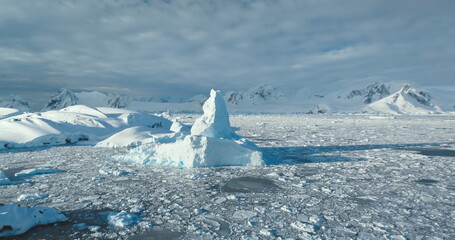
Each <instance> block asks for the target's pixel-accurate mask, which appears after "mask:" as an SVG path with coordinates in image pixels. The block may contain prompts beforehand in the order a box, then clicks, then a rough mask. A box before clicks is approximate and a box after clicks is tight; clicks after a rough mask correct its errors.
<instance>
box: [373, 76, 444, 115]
mask: <svg viewBox="0 0 455 240" xmlns="http://www.w3.org/2000/svg"><path fill="white" fill-rule="evenodd" d="M431 99H432V96H431V94H430V93H428V92H425V91H418V90H416V89H414V88H411V86H410V85H409V84H405V85H404V86H403V87H402V88H401V90H400V91H398V92H396V93H394V94H392V95H390V96H388V97H386V98H383V99H381V100H378V101H376V102H373V103H371V104H369V105H368V106H367V107H365V108H364V110H365V111H366V112H373V113H385V114H410V115H416V114H435V113H443V111H442V110H441V108H440V107H438V106H436V105H434V104H433V103H432V102H431Z"/></svg>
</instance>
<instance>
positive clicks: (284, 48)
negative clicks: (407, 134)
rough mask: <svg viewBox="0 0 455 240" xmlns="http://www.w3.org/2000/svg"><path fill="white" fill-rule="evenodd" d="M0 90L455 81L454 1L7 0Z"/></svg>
mask: <svg viewBox="0 0 455 240" xmlns="http://www.w3.org/2000/svg"><path fill="white" fill-rule="evenodd" d="M0 6H1V7H0V86H1V87H0V96H8V95H11V94H16V95H20V96H22V97H23V98H25V99H27V100H28V101H29V102H31V105H34V104H41V105H44V104H45V102H46V101H47V100H48V99H49V98H50V97H51V96H52V95H55V94H56V93H57V91H58V89H60V88H70V89H87V90H97V91H104V92H113V93H120V94H125V95H129V96H167V95H171V96H182V97H190V96H193V95H196V94H199V93H208V91H209V89H211V88H216V89H221V90H239V89H245V88H249V87H253V86H256V85H258V84H261V83H268V84H270V85H272V86H274V87H277V88H278V89H280V90H282V91H284V92H286V91H293V90H296V89H301V88H313V89H323V88H327V87H329V86H341V85H353V86H355V87H361V86H364V85H368V84H370V83H372V82H375V81H378V82H387V81H403V82H413V83H416V84H418V85H419V86H423V87H439V88H452V89H455V79H454V77H455V27H454V26H455V14H453V13H454V12H455V1H453V0H378V1H365V0H343V1H339V0H282V1H279V0H257V1H243V0H229V1H226V0H178V1H177V0H175V1H174V0H156V1H153V0H149V1H145V0H142V1H139V0H109V1H107V0H97V1H93V0H64V1H63V0H62V1H59V0H41V1H36V0H21V1H17V0H0Z"/></svg>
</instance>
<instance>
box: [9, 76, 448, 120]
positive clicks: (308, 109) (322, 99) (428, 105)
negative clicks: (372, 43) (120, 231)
mask: <svg viewBox="0 0 455 240" xmlns="http://www.w3.org/2000/svg"><path fill="white" fill-rule="evenodd" d="M334 88H335V87H332V88H331V89H334ZM394 89H399V88H398V86H397V85H396V84H390V83H378V82H375V83H373V84H370V85H367V86H365V87H363V88H354V89H352V88H351V89H349V88H348V87H344V89H343V88H341V89H336V90H331V91H328V90H327V89H324V90H326V91H325V92H324V93H319V92H316V91H311V90H309V89H302V90H300V91H298V92H297V93H295V94H293V95H291V94H289V95H286V94H284V93H282V92H281V91H279V90H278V89H277V88H275V87H272V86H270V85H268V84H261V85H258V86H256V87H253V88H250V89H246V90H239V91H228V92H226V93H225V95H224V98H225V100H226V102H227V105H228V108H229V109H230V111H231V112H239V113H242V112H243V113H267V112H269V113H308V114H325V113H331V112H338V113H343V112H357V113H362V112H365V113H376V114H435V113H443V112H455V92H453V91H447V90H439V89H430V90H416V89H414V88H412V87H411V86H410V85H409V84H404V85H403V84H402V88H401V90H399V91H397V92H395V93H393V94H391V92H392V90H394ZM395 91H396V90H395ZM207 98H208V97H207V95H204V94H198V95H195V96H193V97H191V98H188V99H184V98H181V97H177V96H169V97H152V96H150V97H128V96H123V95H119V94H112V93H105V92H98V91H86V90H71V89H66V88H62V89H60V90H59V92H58V93H57V94H56V95H55V96H53V97H52V98H51V99H50V100H49V102H48V103H47V104H46V105H45V106H44V108H43V109H42V111H48V110H58V109H62V108H65V107H68V106H73V105H86V106H89V107H111V108H129V109H133V110H140V111H157V112H158V111H166V110H171V111H175V112H198V111H200V110H201V108H200V107H201V106H202V104H203V103H204V102H205V100H207ZM0 107H4V108H15V109H18V110H19V111H22V112H24V111H30V106H29V104H28V103H27V101H25V100H24V99H22V98H21V97H19V96H13V95H12V96H10V97H7V98H3V99H0Z"/></svg>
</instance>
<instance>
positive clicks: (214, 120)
mask: <svg viewBox="0 0 455 240" xmlns="http://www.w3.org/2000/svg"><path fill="white" fill-rule="evenodd" d="M203 110H204V114H203V115H202V116H201V117H200V118H198V119H196V121H195V123H194V125H193V127H192V128H191V131H190V132H191V134H184V133H182V134H181V135H179V136H178V137H177V136H176V137H175V138H174V141H168V142H165V141H153V142H152V141H150V142H149V143H147V144H143V145H141V146H139V147H137V148H134V149H132V150H130V152H129V153H128V154H126V155H121V156H116V157H115V158H116V160H120V161H131V162H137V163H140V164H146V165H158V166H164V167H182V168H191V167H216V166H260V165H264V160H263V158H262V152H261V151H260V150H259V148H257V147H256V145H254V144H253V143H252V142H249V141H248V140H246V139H244V138H241V137H240V136H238V135H237V134H236V133H235V132H234V130H233V129H232V128H231V125H230V122H229V114H228V111H227V109H226V104H225V102H224V98H223V97H222V95H221V94H220V91H215V90H212V91H211V92H210V98H209V99H207V101H206V102H205V103H204V106H203Z"/></svg>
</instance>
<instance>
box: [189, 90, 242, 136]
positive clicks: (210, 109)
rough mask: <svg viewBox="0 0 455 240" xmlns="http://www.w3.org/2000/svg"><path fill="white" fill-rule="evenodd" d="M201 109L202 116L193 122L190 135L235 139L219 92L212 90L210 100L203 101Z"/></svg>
mask: <svg viewBox="0 0 455 240" xmlns="http://www.w3.org/2000/svg"><path fill="white" fill-rule="evenodd" d="M202 109H203V110H204V114H203V115H202V116H201V117H200V118H198V119H196V121H195V122H194V125H193V127H192V128H191V134H192V135H200V136H205V137H210V138H224V139H233V138H236V137H237V135H236V134H235V132H234V130H232V128H231V124H230V122H229V114H228V111H227V108H226V103H225V102H224V98H223V96H222V95H221V92H220V91H216V90H213V89H212V90H211V91H210V98H209V99H207V101H205V103H204V105H203V106H202Z"/></svg>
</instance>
